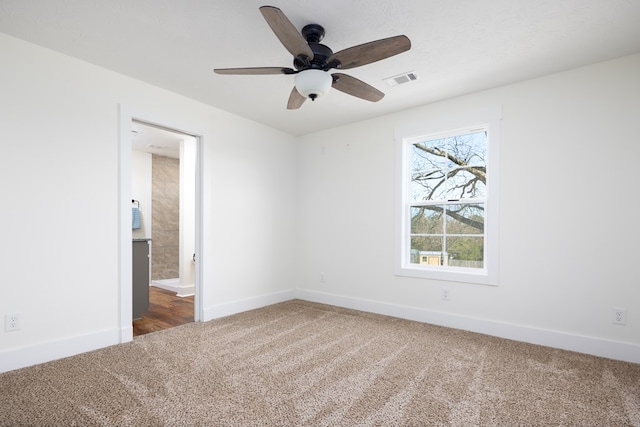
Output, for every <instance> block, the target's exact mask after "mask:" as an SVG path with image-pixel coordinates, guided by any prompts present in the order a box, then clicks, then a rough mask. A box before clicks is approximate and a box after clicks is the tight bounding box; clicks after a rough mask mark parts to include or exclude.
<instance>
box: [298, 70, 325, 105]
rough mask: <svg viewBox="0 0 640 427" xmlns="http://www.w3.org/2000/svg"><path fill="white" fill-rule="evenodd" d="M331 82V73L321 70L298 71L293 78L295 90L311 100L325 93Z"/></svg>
mask: <svg viewBox="0 0 640 427" xmlns="http://www.w3.org/2000/svg"><path fill="white" fill-rule="evenodd" d="M332 83H333V78H332V77H331V74H329V73H327V72H326V71H322V70H304V71H300V72H299V73H298V74H296V78H295V85H296V90H297V91H298V92H299V93H300V95H302V96H304V97H305V98H309V99H311V100H313V101H315V99H316V98H320V97H321V96H323V95H324V94H325V93H327V91H328V90H329V88H330V87H331V84H332Z"/></svg>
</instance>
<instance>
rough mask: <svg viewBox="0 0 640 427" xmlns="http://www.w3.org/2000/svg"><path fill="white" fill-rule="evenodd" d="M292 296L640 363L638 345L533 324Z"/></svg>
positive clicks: (341, 298)
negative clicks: (542, 327) (532, 325)
mask: <svg viewBox="0 0 640 427" xmlns="http://www.w3.org/2000/svg"><path fill="white" fill-rule="evenodd" d="M296 297H297V298H298V299H302V300H305V301H311V302H317V303H322V304H330V305H335V306H338V307H344V308H351V309H354V310H360V311H366V312H370V313H377V314H383V315H387V316H393V317H399V318H402V319H407V320H415V321H417V322H423V323H430V324H433V325H439V326H446V327H449V328H455V329H462V330H466V331H471V332H477V333H481V334H486V335H491V336H495V337H500V338H507V339H511V340H514V341H521V342H526V343H530V344H538V345H543V346H547V347H553V348H558V349H561V350H569V351H575V352H578V353H585V354H590V355H593V356H598V357H606V358H608V359H615V360H622V361H624V362H631V363H640V345H638V344H633V343H628V342H622V341H614V340H608V339H604V338H598V337H591V336H584V335H577V334H570V333H567V332H562V331H556V330H550V329H541V328H534V327H531V326H526V325H518V324H515V323H507V322H496V321H493V320H487V319H480V318H474V317H468V316H461V315H457V314H450V313H443V312H438V311H434V310H427V309H423V308H417V307H408V306H401V305H395V304H389V303H383V302H379V301H372V300H366V299H360V298H351V297H345V296H341V295H335V294H328V293H323V292H316V291H309V290H305V289H298V290H297V291H296Z"/></svg>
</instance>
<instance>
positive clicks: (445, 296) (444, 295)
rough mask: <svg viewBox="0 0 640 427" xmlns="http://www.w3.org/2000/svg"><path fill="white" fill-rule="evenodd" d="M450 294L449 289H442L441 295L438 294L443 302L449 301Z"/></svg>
mask: <svg viewBox="0 0 640 427" xmlns="http://www.w3.org/2000/svg"><path fill="white" fill-rule="evenodd" d="M450 296H451V295H450V292H449V288H442V293H441V294H440V297H441V298H442V299H443V300H444V301H449V298H450Z"/></svg>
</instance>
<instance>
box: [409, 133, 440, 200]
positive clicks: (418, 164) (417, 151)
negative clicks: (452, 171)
mask: <svg viewBox="0 0 640 427" xmlns="http://www.w3.org/2000/svg"><path fill="white" fill-rule="evenodd" d="M445 148H446V141H445V139H436V140H432V141H424V142H419V143H416V144H413V145H412V146H411V188H410V192H411V200H414V201H422V200H439V199H442V195H443V194H444V192H445V190H446V187H445V174H446V170H447V160H446V156H445Z"/></svg>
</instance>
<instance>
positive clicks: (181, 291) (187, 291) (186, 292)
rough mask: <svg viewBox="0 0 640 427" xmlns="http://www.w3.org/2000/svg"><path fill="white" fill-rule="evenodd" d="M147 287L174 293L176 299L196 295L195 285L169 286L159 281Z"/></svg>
mask: <svg viewBox="0 0 640 427" xmlns="http://www.w3.org/2000/svg"><path fill="white" fill-rule="evenodd" d="M149 286H153V287H156V288H160V289H164V290H165V291H171V292H175V293H176V296H178V297H181V298H182V297H189V296H191V295H195V293H196V285H177V286H176V285H171V284H167V283H162V282H161V281H156V280H154V281H152V282H151V283H150V284H149Z"/></svg>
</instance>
